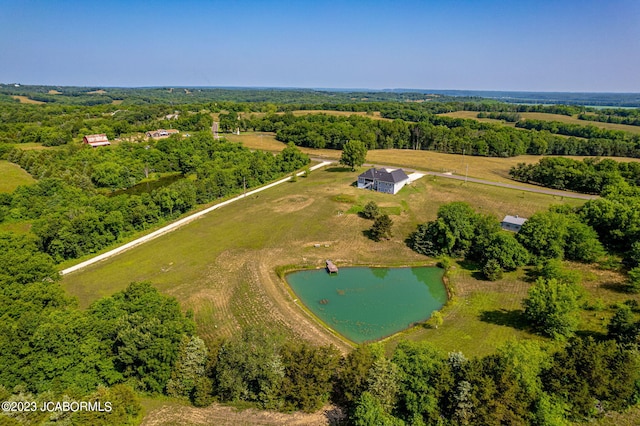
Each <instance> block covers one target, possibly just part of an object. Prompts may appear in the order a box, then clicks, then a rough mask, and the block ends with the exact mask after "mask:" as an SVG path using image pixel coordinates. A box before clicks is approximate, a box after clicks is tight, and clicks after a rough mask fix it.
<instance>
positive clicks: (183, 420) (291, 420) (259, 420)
mask: <svg viewBox="0 0 640 426" xmlns="http://www.w3.org/2000/svg"><path fill="white" fill-rule="evenodd" d="M343 418H344V415H343V414H342V411H341V410H340V409H339V408H336V407H334V406H326V407H324V408H323V409H322V410H320V411H318V412H316V413H309V414H308V413H302V412H295V413H291V414H285V413H278V412H274V411H260V410H255V409H249V410H242V411H238V410H236V409H235V408H232V407H227V406H223V405H219V404H212V405H210V406H209V407H205V408H196V407H190V406H179V405H175V404H167V405H163V406H162V407H160V408H157V409H155V410H152V411H151V412H149V413H147V415H146V416H145V417H144V420H143V421H142V423H141V426H160V425H194V426H195V425H198V426H200V425H202V426H204V425H212V426H213V425H216V426H244V425H246V426H255V425H264V426H271V425H273V426H276V425H292V426H328V425H335V424H339V423H338V422H339V421H340V420H341V419H343Z"/></svg>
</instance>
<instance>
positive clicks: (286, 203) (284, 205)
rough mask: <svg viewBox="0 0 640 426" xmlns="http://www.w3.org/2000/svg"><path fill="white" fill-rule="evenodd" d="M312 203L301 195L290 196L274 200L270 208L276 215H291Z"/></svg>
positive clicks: (311, 200)
mask: <svg viewBox="0 0 640 426" xmlns="http://www.w3.org/2000/svg"><path fill="white" fill-rule="evenodd" d="M313 201H314V200H313V199H311V198H309V197H305V196H302V195H291V196H288V197H283V198H279V199H277V200H274V201H273V203H272V204H271V208H272V209H273V211H275V212H278V213H291V212H296V211H298V210H302V209H304V208H305V207H307V206H310V205H311V204H312V203H313Z"/></svg>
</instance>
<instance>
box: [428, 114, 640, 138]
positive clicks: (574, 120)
mask: <svg viewBox="0 0 640 426" xmlns="http://www.w3.org/2000/svg"><path fill="white" fill-rule="evenodd" d="M519 114H520V116H521V117H522V118H523V119H525V120H526V119H529V120H541V121H559V122H560V123H567V124H578V125H580V126H589V125H591V126H595V127H598V128H601V129H607V130H622V131H625V132H629V133H640V126H631V125H628V124H617V123H600V122H598V121H587V120H580V119H578V117H577V116H568V115H562V114H549V113H546V112H520V113H519ZM440 115H444V116H447V117H453V118H466V119H471V120H476V121H481V122H485V123H496V124H502V125H504V126H510V127H514V126H515V123H509V122H506V121H504V120H495V119H491V118H478V112H477V111H454V112H447V113H444V114H440Z"/></svg>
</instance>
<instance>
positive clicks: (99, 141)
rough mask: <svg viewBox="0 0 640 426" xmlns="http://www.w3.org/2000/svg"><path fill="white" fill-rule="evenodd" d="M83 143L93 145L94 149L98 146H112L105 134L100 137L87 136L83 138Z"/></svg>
mask: <svg viewBox="0 0 640 426" xmlns="http://www.w3.org/2000/svg"><path fill="white" fill-rule="evenodd" d="M82 142H83V143H86V144H88V145H91V147H93V148H96V147H98V146H107V145H111V142H109V138H107V135H105V134H104V133H102V134H99V135H86V136H85V137H83V138H82Z"/></svg>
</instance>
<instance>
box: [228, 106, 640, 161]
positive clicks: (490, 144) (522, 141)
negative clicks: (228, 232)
mask: <svg viewBox="0 0 640 426" xmlns="http://www.w3.org/2000/svg"><path fill="white" fill-rule="evenodd" d="M407 111H413V110H407ZM405 112H406V111H405ZM390 118H393V120H374V119H372V118H370V117H367V116H358V115H352V116H349V117H341V116H334V115H327V114H309V115H304V116H294V115H293V114H268V115H266V116H261V117H259V116H249V117H245V118H242V119H237V118H236V122H235V124H234V126H233V128H234V129H235V128H236V127H238V128H240V129H241V130H243V131H246V130H256V131H264V132H274V133H276V139H278V140H280V141H283V142H293V143H294V144H296V145H299V146H306V147H310V148H330V149H342V147H343V145H344V143H345V142H346V141H348V140H354V139H355V140H360V141H362V142H364V143H365V145H366V146H367V148H368V149H387V148H397V149H422V150H433V151H438V152H445V153H451V154H463V153H464V154H468V155H480V156H494V157H511V156H517V155H523V154H531V155H611V156H630V157H637V156H638V155H640V149H639V148H638V147H639V146H640V145H639V142H640V136H639V135H631V134H629V133H625V132H612V131H606V130H605V131H603V132H600V131H592V130H588V131H587V133H585V134H589V135H591V136H589V137H587V138H585V137H582V136H581V137H576V136H570V137H564V136H560V135H558V134H554V133H553V132H556V133H560V131H559V130H558V129H557V128H555V127H553V126H546V125H545V126H544V128H541V130H538V129H533V130H528V131H523V130H518V129H514V128H511V127H507V126H502V125H498V124H494V123H482V122H478V121H477V120H470V119H461V118H452V117H447V116H441V115H433V114H420V115H418V116H415V115H411V114H410V115H408V116H407V115H406V114H399V115H398V116H394V117H390ZM407 120H409V121H407ZM529 121H530V120H525V121H519V122H518V123H527V122H529ZM560 124H562V123H560ZM574 126H575V125H574ZM577 127H581V126H577ZM589 132H590V133H589ZM578 133H579V132H578ZM580 134H582V133H580Z"/></svg>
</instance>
